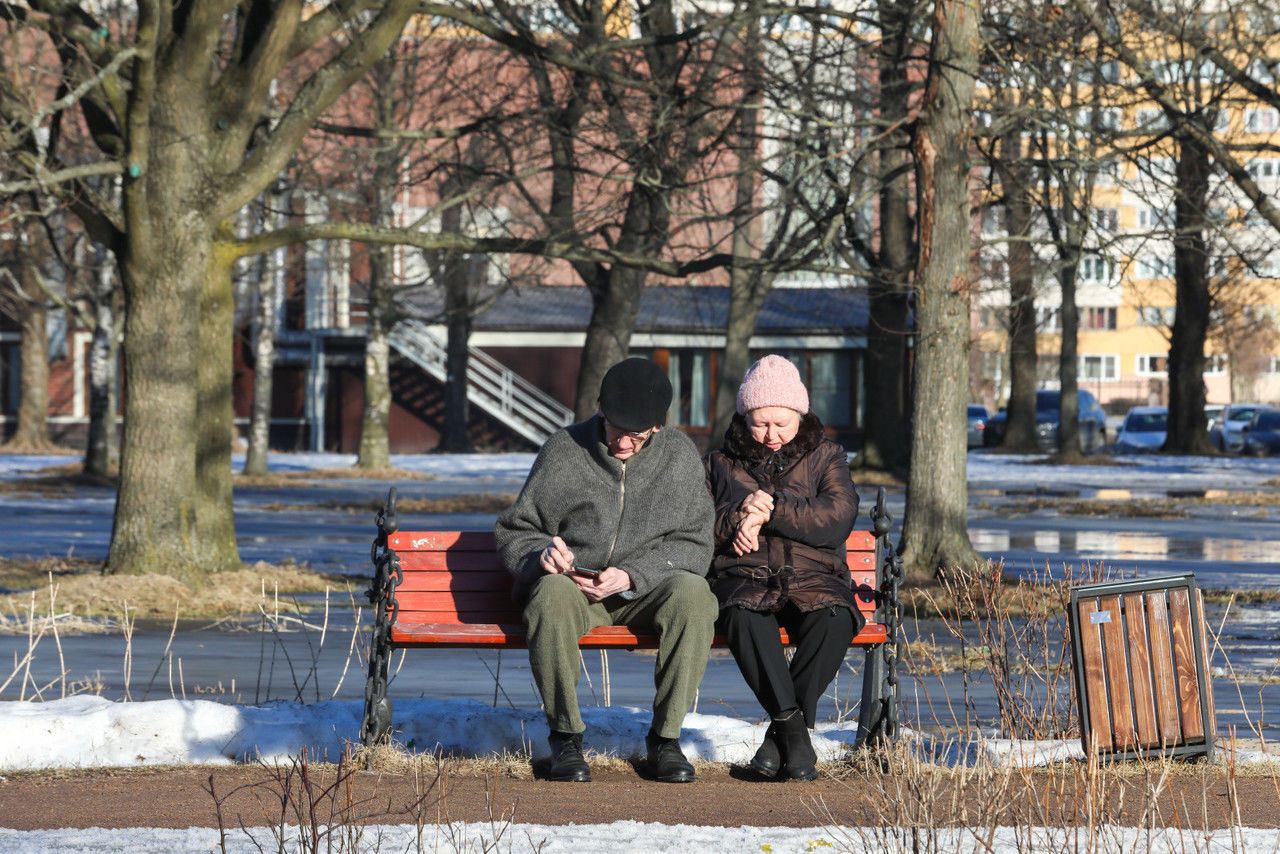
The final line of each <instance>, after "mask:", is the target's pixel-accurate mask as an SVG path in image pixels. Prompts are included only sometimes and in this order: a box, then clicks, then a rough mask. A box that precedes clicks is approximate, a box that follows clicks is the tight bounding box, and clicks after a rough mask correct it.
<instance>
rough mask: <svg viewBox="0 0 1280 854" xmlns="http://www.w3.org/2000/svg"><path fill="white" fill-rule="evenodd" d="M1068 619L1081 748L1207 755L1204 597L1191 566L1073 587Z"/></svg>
mask: <svg viewBox="0 0 1280 854" xmlns="http://www.w3.org/2000/svg"><path fill="white" fill-rule="evenodd" d="M1068 621H1069V624H1070V629H1071V659H1072V664H1073V666H1074V669H1075V678H1076V704H1077V707H1078V709H1079V712H1080V739H1081V741H1082V742H1083V744H1084V751H1085V753H1086V754H1088V753H1097V754H1099V755H1103V756H1107V757H1108V758H1117V759H1120V758H1132V757H1136V756H1147V755H1155V754H1163V755H1166V756H1194V755H1203V756H1205V757H1207V758H1210V759H1211V758H1212V757H1213V740H1214V731H1215V718H1214V708H1213V690H1212V686H1211V685H1210V682H1209V656H1208V654H1207V647H1206V645H1205V630H1204V598H1203V596H1201V594H1200V589H1199V588H1198V587H1197V586H1196V580H1195V576H1194V575H1193V574H1191V573H1187V574H1184V575H1168V576H1161V577H1159V578H1144V579H1135V580H1132V581H1120V582H1107V583H1102V584H1086V585H1081V586H1079V587H1074V588H1072V589H1071V607H1070V609H1069V613H1068Z"/></svg>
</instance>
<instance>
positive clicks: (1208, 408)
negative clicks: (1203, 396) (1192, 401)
mask: <svg viewBox="0 0 1280 854" xmlns="http://www.w3.org/2000/svg"><path fill="white" fill-rule="evenodd" d="M1224 409H1226V405H1225V404H1222V403H1206V404H1205V405H1204V424H1205V426H1204V429H1205V430H1212V429H1213V428H1214V427H1216V426H1218V421H1219V419H1221V418H1222V410H1224Z"/></svg>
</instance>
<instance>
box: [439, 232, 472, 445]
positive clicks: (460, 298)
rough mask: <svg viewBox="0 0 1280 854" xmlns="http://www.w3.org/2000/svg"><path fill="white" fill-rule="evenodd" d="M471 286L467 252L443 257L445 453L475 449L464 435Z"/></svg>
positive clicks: (468, 413)
mask: <svg viewBox="0 0 1280 854" xmlns="http://www.w3.org/2000/svg"><path fill="white" fill-rule="evenodd" d="M473 286H474V283H473V281H472V276H471V263H470V259H469V258H468V257H467V256H462V255H457V254H451V255H450V257H449V258H448V259H447V260H446V261H445V281H444V306H445V323H446V330H447V340H446V341H445V375H446V380H445V411H444V435H442V436H441V437H440V450H442V451H444V452H445V453H447V454H469V453H471V452H472V451H474V450H475V448H474V447H473V446H472V444H471V437H470V436H468V435H467V422H468V421H469V420H470V417H471V406H470V402H469V401H468V400H467V371H468V370H470V368H469V363H470V357H471V355H470V352H469V345H470V339H471V313H472V311H473V309H472V306H471V290H472V287H473Z"/></svg>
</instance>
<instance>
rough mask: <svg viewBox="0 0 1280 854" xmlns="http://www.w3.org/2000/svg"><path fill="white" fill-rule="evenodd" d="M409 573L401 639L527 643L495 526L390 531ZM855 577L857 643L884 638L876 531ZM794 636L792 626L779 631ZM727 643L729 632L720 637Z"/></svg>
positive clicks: (605, 642)
mask: <svg viewBox="0 0 1280 854" xmlns="http://www.w3.org/2000/svg"><path fill="white" fill-rule="evenodd" d="M388 546H389V547H390V548H392V549H393V550H395V552H396V554H397V556H398V559H399V563H400V569H401V573H402V581H401V582H400V584H399V585H398V586H397V587H396V593H395V595H396V602H397V605H398V612H397V615H396V620H395V624H394V625H393V626H392V631H391V641H392V644H393V645H395V646H455V647H464V646H488V647H507V646H520V647H523V646H524V644H525V641H524V625H523V621H522V619H521V612H520V608H519V607H517V605H516V604H515V602H514V601H512V599H511V584H512V578H511V576H510V574H509V573H508V572H507V571H506V568H505V567H504V566H503V565H502V561H501V559H500V558H499V557H498V555H497V552H496V551H494V537H493V533H492V532H488V531H462V532H460V531H401V532H397V533H395V534H392V535H391V536H390V537H388ZM846 548H847V549H848V563H849V571H850V573H849V574H850V581H851V584H852V585H853V587H854V593H855V598H856V599H857V601H858V606H859V610H860V611H862V613H863V615H864V616H865V617H866V619H867V627H866V628H865V629H863V631H862V632H860V633H859V635H858V636H857V637H856V638H854V639H853V643H854V644H855V645H857V644H867V645H870V644H877V643H882V642H883V641H884V638H885V629H884V626H882V625H879V624H877V623H876V622H874V620H875V608H876V589H875V588H876V576H875V569H876V561H875V549H876V540H875V537H874V536H873V535H872V534H871V533H870V532H868V531H855V532H853V533H852V534H851V535H850V536H849V539H848V540H847V543H846ZM780 636H781V638H782V640H783V643H787V642H788V640H787V637H786V632H785V630H783V631H780ZM581 644H582V645H583V646H589V647H621V648H635V647H650V648H651V647H653V646H656V644H657V638H656V637H655V636H653V635H649V634H643V633H642V634H639V635H637V634H634V633H632V632H631V630H629V629H627V628H626V627H624V626H606V627H602V628H599V629H596V630H594V631H592V632H590V633H589V634H588V635H587V636H586V637H584V638H583V639H582V641H581ZM717 644H718V645H723V639H722V638H718V639H717Z"/></svg>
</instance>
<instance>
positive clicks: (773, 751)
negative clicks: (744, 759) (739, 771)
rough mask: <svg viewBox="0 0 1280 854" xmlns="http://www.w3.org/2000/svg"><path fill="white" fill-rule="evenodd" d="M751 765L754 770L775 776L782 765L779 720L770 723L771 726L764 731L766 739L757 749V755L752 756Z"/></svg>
mask: <svg viewBox="0 0 1280 854" xmlns="http://www.w3.org/2000/svg"><path fill="white" fill-rule="evenodd" d="M750 765H751V768H752V770H753V771H755V772H756V773H757V774H763V775H764V776H766V777H773V776H775V775H776V774H777V773H778V769H779V768H780V767H782V756H781V755H780V754H779V753H778V722H777V721H771V722H770V723H769V728H768V729H767V730H765V733H764V741H762V742H760V749H759V750H757V751H756V755H755V756H753V757H751V762H750Z"/></svg>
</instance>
